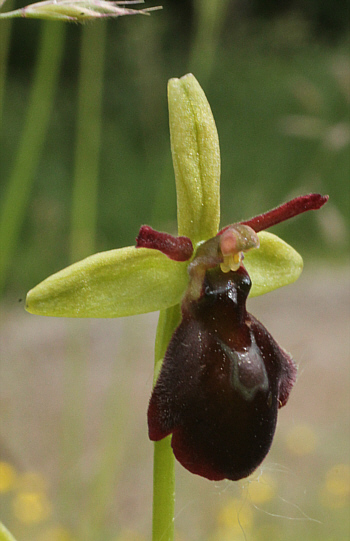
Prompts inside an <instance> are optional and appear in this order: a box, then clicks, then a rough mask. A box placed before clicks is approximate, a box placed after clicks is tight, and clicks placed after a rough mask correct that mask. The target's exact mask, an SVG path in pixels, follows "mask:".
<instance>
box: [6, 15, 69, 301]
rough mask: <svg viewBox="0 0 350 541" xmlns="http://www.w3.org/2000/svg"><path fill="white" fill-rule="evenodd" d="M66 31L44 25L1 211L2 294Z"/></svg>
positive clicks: (45, 120)
mask: <svg viewBox="0 0 350 541" xmlns="http://www.w3.org/2000/svg"><path fill="white" fill-rule="evenodd" d="M64 36H65V28H64V26H63V25H61V24H57V23H43V25H42V33H41V41H40V46H39V56H38V61H37V64H36V73H35V77H34V83H33V88H32V93H31V97H30V103H29V107H28V112H27V117H26V121H25V126H24V129H23V132H22V138H21V142H20V146H19V149H18V152H17V155H16V159H15V163H14V167H13V170H12V175H11V176H10V179H9V183H8V186H7V191H6V193H5V194H4V198H3V201H2V208H1V212H0V246H1V250H0V252H1V257H0V291H2V288H3V286H4V284H5V280H6V276H7V271H8V269H9V266H10V262H11V258H12V255H13V253H14V251H15V248H16V244H17V238H18V236H19V233H20V230H21V226H22V222H23V219H24V215H25V211H26V206H27V202H28V199H29V195H30V191H31V187H32V183H33V179H34V175H35V172H36V169H37V166H38V162H39V159H40V156H41V152H42V149H43V146H44V143H45V137H46V134H47V129H48V124H49V120H50V113H51V110H52V104H53V97H54V92H55V90H56V87H57V80H58V74H59V68H60V64H61V57H62V52H63V44H64Z"/></svg>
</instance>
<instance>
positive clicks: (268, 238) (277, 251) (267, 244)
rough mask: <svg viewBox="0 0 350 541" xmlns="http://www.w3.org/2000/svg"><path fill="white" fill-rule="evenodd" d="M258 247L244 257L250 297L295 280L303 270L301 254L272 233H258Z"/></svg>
mask: <svg viewBox="0 0 350 541" xmlns="http://www.w3.org/2000/svg"><path fill="white" fill-rule="evenodd" d="M258 237H259V239H260V248H258V249H256V250H251V251H250V252H247V253H246V254H245V257H244V266H245V267H246V269H247V271H248V273H249V275H250V278H251V281H252V289H251V291H250V296H251V297H257V296H258V295H263V294H264V293H268V292H269V291H273V290H274V289H277V288H279V287H282V286H286V285H288V284H291V283H292V282H295V280H297V279H298V278H299V276H300V274H301V272H302V270H303V260H302V257H301V255H299V254H298V252H296V251H295V250H294V248H292V247H291V246H289V244H287V243H286V242H284V241H283V240H281V239H280V238H279V237H277V236H276V235H273V234H272V233H267V232H266V231H261V232H260V233H258Z"/></svg>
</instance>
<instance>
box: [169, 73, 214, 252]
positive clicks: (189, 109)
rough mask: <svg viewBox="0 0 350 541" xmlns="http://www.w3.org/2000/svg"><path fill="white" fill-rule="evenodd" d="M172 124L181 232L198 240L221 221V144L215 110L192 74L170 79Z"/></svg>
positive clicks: (206, 235) (179, 229) (209, 232)
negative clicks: (214, 115)
mask: <svg viewBox="0 0 350 541" xmlns="http://www.w3.org/2000/svg"><path fill="white" fill-rule="evenodd" d="M168 101H169V124H170V137H171V151H172V157H173V164H174V171H175V178H176V192H177V218H178V231H179V235H186V236H187V237H190V239H191V240H192V242H193V243H194V244H196V243H198V242H199V241H203V240H207V239H209V238H211V237H214V236H215V235H216V233H217V232H218V227H219V221H220V148H219V138H218V134H217V130H216V126H215V121H214V118H213V114H212V112H211V109H210V105H209V103H208V101H207V98H206V97H205V94H204V92H203V90H202V88H201V87H200V85H199V83H198V81H197V80H196V79H195V77H194V76H193V75H192V74H188V75H185V76H184V77H182V78H181V79H170V81H169V83H168Z"/></svg>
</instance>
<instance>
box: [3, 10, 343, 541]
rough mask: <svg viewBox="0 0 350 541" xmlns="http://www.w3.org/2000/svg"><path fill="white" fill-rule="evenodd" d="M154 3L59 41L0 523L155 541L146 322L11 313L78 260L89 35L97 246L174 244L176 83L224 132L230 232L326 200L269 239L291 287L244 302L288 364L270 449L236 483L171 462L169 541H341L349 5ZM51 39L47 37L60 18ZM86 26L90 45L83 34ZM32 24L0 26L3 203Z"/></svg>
mask: <svg viewBox="0 0 350 541" xmlns="http://www.w3.org/2000/svg"><path fill="white" fill-rule="evenodd" d="M147 5H150V2H148V3H147ZM152 5H156V4H155V3H154V2H153V3H152ZM162 5H163V10H162V11H159V12H155V13H153V14H152V15H151V16H150V17H143V16H135V17H122V18H120V19H117V20H114V21H108V23H107V24H105V23H100V22H97V23H94V24H89V25H87V26H86V27H85V28H84V29H82V28H81V27H79V26H77V25H70V26H67V27H66V28H65V36H64V51H63V57H62V65H60V64H59V63H58V68H57V69H58V77H59V78H58V83H57V86H56V88H55V93H54V98H53V103H52V113H51V114H50V117H49V125H48V129H47V132H45V134H44V146H43V149H42V152H41V153H40V156H39V159H38V165H37V167H34V171H33V175H32V179H31V183H30V189H29V190H28V196H27V198H26V201H25V205H24V210H23V212H21V213H20V227H19V229H18V232H19V234H18V239H17V240H16V242H15V243H13V246H12V248H11V253H12V254H11V258H10V260H9V266H8V268H7V272H6V280H5V283H4V284H5V292H4V300H3V303H2V305H1V308H2V318H1V357H2V365H1V379H2V383H1V385H0V388H1V389H0V390H1V396H0V407H1V411H2V425H1V433H0V438H1V439H0V442H1V452H2V454H1V460H2V462H0V479H2V482H1V480H0V498H1V500H0V509H1V514H2V518H3V520H4V522H5V523H6V525H7V526H8V527H9V528H10V529H12V531H13V533H14V534H16V535H17V537H18V541H29V540H30V541H90V540H91V541H92V540H93V541H117V540H118V541H122V540H124V541H143V540H145V539H149V538H150V520H151V498H152V486H151V485H152V445H151V444H150V442H148V440H147V427H146V420H145V412H146V408H147V401H148V397H149V393H150V390H151V384H152V355H153V352H152V348H153V341H154V334H155V328H156V315H155V314H152V315H150V316H140V317H136V318H128V319H126V320H120V321H119V320H118V321H84V322H79V321H63V320H58V319H55V318H53V319H44V318H40V317H35V316H29V315H28V314H25V313H24V310H23V302H18V301H19V300H20V299H24V298H25V294H26V291H27V290H28V289H29V288H31V287H33V286H34V285H35V284H36V283H38V282H39V281H41V280H42V279H44V278H45V277H46V276H48V275H49V274H51V273H53V272H55V271H56V270H59V269H60V268H62V267H64V266H66V265H67V264H69V263H70V262H71V261H72V260H74V259H79V258H80V257H82V255H81V253H82V254H83V255H88V253H91V252H89V250H88V248H85V244H84V239H83V237H82V244H83V246H82V250H81V253H80V252H79V249H75V250H74V249H73V248H72V246H73V245H74V242H73V241H72V230H74V225H72V224H73V222H74V209H73V206H74V204H73V203H72V201H74V200H75V204H76V195H75V196H74V193H73V192H74V190H75V180H74V179H75V178H76V169H77V158H76V153H77V148H78V146H79V145H77V138H78V137H80V141H82V142H81V144H82V146H83V147H84V148H85V149H87V150H86V152H87V154H85V156H88V154H89V152H90V150H89V149H90V145H92V148H93V145H94V133H95V130H94V124H93V122H94V119H95V120H96V118H99V117H98V114H97V117H94V115H93V114H92V121H91V122H90V124H88V126H89V129H87V130H84V126H83V127H82V126H81V125H80V127H79V126H78V125H77V118H78V114H79V107H80V104H81V101H82V96H81V93H80V94H79V93H78V88H79V84H80V82H79V81H80V79H79V74H80V70H81V42H82V37H83V36H82V34H84V36H85V38H84V39H85V47H86V41H89V39H90V44H92V43H94V41H93V40H94V39H95V40H96V39H97V42H96V57H95V58H96V59H99V58H102V59H103V62H104V63H103V65H101V66H100V67H101V69H102V70H103V89H102V91H101V92H100V94H97V96H98V99H99V97H100V96H102V97H101V99H102V102H101V104H102V116H101V118H100V121H101V124H100V126H101V141H100V144H99V149H98V150H99V153H100V154H99V157H98V160H97V161H98V174H97V177H98V185H97V186H98V187H97V198H96V205H97V217H96V224H94V225H93V226H92V227H91V231H92V232H93V237H94V238H93V239H92V240H91V242H90V245H91V246H92V248H91V251H92V252H94V251H102V250H107V249H111V248H115V247H120V246H124V245H129V244H133V243H134V239H135V237H136V235H137V233H138V229H139V227H140V225H141V224H144V223H148V224H150V225H152V226H153V227H155V228H158V229H161V230H166V231H169V232H173V233H176V200H175V185H174V177H173V170H172V164H171V155H170V142H169V132H168V120H167V100H166V84H167V80H168V79H169V78H171V77H180V76H182V75H184V74H185V73H187V72H189V71H191V72H193V73H194V75H195V76H196V77H197V79H198V80H199V82H200V84H201V85H202V87H203V89H204V91H205V93H206V95H207V97H208V100H209V102H210V104H211V107H212V110H213V113H214V117H215V120H216V123H217V128H218V132H219V138H220V145H221V156H222V184H221V194H222V224H223V225H225V224H227V223H232V222H234V221H237V220H241V219H247V218H248V217H250V216H253V215H254V214H258V213H261V212H263V211H266V210H268V209H269V208H272V207H274V206H276V205H278V204H280V203H281V202H283V201H285V200H286V199H288V198H292V197H294V196H296V195H299V194H302V193H307V192H311V191H318V192H321V193H328V194H329V195H330V201H329V203H328V204H327V206H326V207H325V208H324V209H322V211H320V212H319V213H310V214H309V215H305V216H301V217H299V218H297V219H296V220H294V221H292V222H288V223H287V224H282V225H280V226H278V227H276V228H274V232H276V233H277V234H279V235H281V236H282V237H283V238H284V239H285V240H287V241H288V242H290V243H291V244H292V245H293V246H294V247H295V248H296V249H298V250H299V251H300V252H301V253H302V255H303V257H304V260H305V262H306V272H305V275H304V276H303V277H302V278H301V279H300V281H299V282H298V283H297V284H296V285H295V286H291V287H290V288H286V291H277V292H274V293H272V294H271V295H268V296H267V297H266V298H265V297H264V298H262V299H256V300H254V301H251V305H250V310H251V311H252V312H253V313H254V314H256V315H257V316H258V317H260V319H262V321H263V323H264V324H266V325H267V327H268V328H269V330H270V331H271V332H272V334H273V335H274V336H276V338H277V339H279V340H280V343H281V345H282V346H283V347H286V349H288V350H290V351H292V352H293V354H294V356H295V358H296V360H297V362H298V363H299V365H300V370H299V373H300V376H299V381H298V385H297V387H296V389H295V390H294V391H293V393H292V398H291V403H290V404H288V406H287V408H285V411H284V410H283V411H282V412H281V415H280V424H279V429H278V432H277V437H276V441H275V444H274V447H273V449H272V452H271V454H270V455H269V457H268V459H267V461H266V463H264V465H263V467H262V470H261V471H259V472H257V474H256V475H255V476H254V477H253V478H252V479H251V480H248V481H244V482H242V483H217V484H215V483H208V482H206V481H205V480H202V479H199V478H196V477H195V476H192V475H190V474H188V473H187V472H185V471H184V470H182V469H181V468H178V473H177V486H178V491H177V493H178V503H177V515H176V522H175V524H176V529H177V536H178V537H177V538H178V540H179V541H197V540H198V541H211V540H218V541H219V540H220V541H226V540H230V541H236V540H239V541H242V540H248V541H253V540H254V541H260V540H265V539H266V540H267V539H269V540H272V541H294V540H296V539H304V540H305V541H316V540H317V541H347V540H348V538H349V535H350V529H349V528H350V526H349V485H350V466H349V452H350V435H349V422H350V419H349V411H350V403H349V397H348V388H349V368H348V366H349V365H348V360H349V308H348V306H349V285H348V265H347V258H348V255H347V250H348V230H349V178H350V167H349V165H350V159H349V148H350V119H349V103H350V53H349V26H348V17H347V14H348V8H347V6H346V2H345V0H337V2H323V1H322V0H313V1H311V0H310V1H309V2H300V1H298V0H289V1H288V2H285V3H283V7H282V5H281V3H279V2H272V1H269V2H266V1H263V0H251V1H248V0H235V1H234V0H221V1H220V2H219V1H210V0H207V1H205V0H193V1H175V0H173V1H170V0H165V1H164V2H162ZM16 7H17V6H16ZM45 24H46V28H49V29H52V32H56V31H57V30H54V29H57V28H58V25H57V23H45ZM50 24H51V26H49V27H48V26H47V25H50ZM101 24H103V26H104V27H105V30H104V31H103V32H105V33H104V34H102V33H101V35H100V41H101V39H102V38H101V36H103V39H104V40H105V45H103V43H100V42H99V41H98V40H99V34H98V33H97V34H96V30H95V28H96V26H98V25H101ZM42 29H43V23H41V22H37V21H29V20H18V21H15V22H14V23H13V24H12V26H11V27H10V25H9V24H8V23H3V22H1V23H0V45H1V48H0V82H1V81H2V82H3V83H4V84H3V86H1V84H0V88H2V89H3V93H2V94H1V99H0V101H2V125H1V140H0V164H1V169H0V175H1V176H0V179H1V181H0V190H1V191H0V198H1V199H0V202H1V203H3V201H4V200H5V199H6V196H7V193H8V186H9V179H10V177H11V173H12V171H13V168H14V163H15V161H16V157H18V153H19V146H20V141H21V134H22V133H23V129H24V126H25V122H26V120H25V119H26V114H27V111H28V105H29V102H30V95H31V91H32V85H33V81H34V80H35V69H36V62H37V55H38V49H39V44H40V39H41V38H40V35H41V32H42ZM9 30H11V32H10V34H8V35H9V36H10V41H9V42H7V37H6V36H7V31H9ZM97 32H98V31H97ZM49 33H50V30H49ZM90 36H91V37H90ZM96 36H97V37H96ZM6 43H8V45H9V48H8V51H6ZM98 44H100V45H101V48H102V53H101V50H100V49H99V47H98ZM97 49H99V50H98V51H97ZM83 50H84V46H83ZM103 50H104V51H105V52H103ZM89 54H90V58H92V66H90V68H88V69H87V72H86V73H87V79H86V80H85V87H86V88H89V86H90V83H89V81H91V87H92V86H93V80H94V69H97V68H96V66H95V67H94V64H93V59H94V48H93V46H92V47H91V48H90V53H89ZM49 58H50V57H49ZM6 59H7V62H6V61H5V60H6ZM89 77H90V79H89ZM96 78H97V77H96ZM87 116H89V115H87ZM34 124H35V119H34ZM98 129H99V125H98V126H97V127H96V132H98ZM83 156H84V154H83ZM94 165H96V161H95V164H94ZM74 198H75V199H74ZM78 199H79V197H78ZM83 203H84V201H83ZM78 238H79V236H78ZM78 244H79V241H78ZM88 245H89V242H88V243H87V246H88ZM85 250H87V253H84V251H85Z"/></svg>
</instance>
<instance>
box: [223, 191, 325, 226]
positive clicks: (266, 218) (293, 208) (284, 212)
mask: <svg viewBox="0 0 350 541" xmlns="http://www.w3.org/2000/svg"><path fill="white" fill-rule="evenodd" d="M328 199H329V196H328V195H320V194H318V193H311V194H308V195H301V196H299V197H296V198H295V199H292V200H291V201H288V202H287V203H284V204H283V205H280V206H279V207H277V208H275V209H272V210H269V211H268V212H265V213H264V214H260V215H259V216H255V217H254V218H251V219H250V220H246V221H244V222H240V223H241V224H242V225H249V226H250V227H251V228H252V229H254V231H255V232H256V233H258V232H259V231H262V230H264V229H268V228H269V227H272V226H273V225H277V224H279V223H281V222H284V221H285V220H289V218H293V217H294V216H298V215H299V214H302V213H303V212H306V211H308V210H318V209H320V208H321V207H322V206H323V205H324V204H325V203H327V201H328ZM228 227H229V226H227V227H224V228H223V229H221V231H219V233H218V235H222V233H223V232H224V231H226V229H227V228H228Z"/></svg>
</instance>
